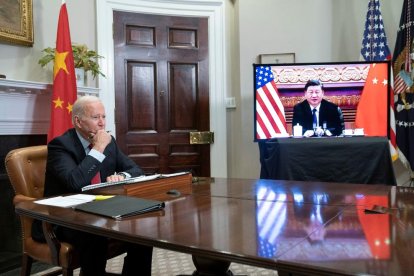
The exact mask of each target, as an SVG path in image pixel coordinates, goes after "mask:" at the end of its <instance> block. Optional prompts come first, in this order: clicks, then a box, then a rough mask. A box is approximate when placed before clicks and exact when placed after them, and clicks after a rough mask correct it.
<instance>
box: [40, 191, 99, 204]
mask: <svg viewBox="0 0 414 276" xmlns="http://www.w3.org/2000/svg"><path fill="white" fill-rule="evenodd" d="M95 198H96V196H95V195H85V194H76V195H70V196H56V197H51V198H45V199H40V200H36V201H35V203H37V204H43V205H50V206H57V207H72V206H76V205H79V204H82V203H86V202H90V201H94V200H95Z"/></svg>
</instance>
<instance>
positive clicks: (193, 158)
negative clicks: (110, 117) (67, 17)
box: [108, 11, 210, 176]
mask: <svg viewBox="0 0 414 276" xmlns="http://www.w3.org/2000/svg"><path fill="white" fill-rule="evenodd" d="M113 29H114V30H113V31H114V49H115V53H114V57H115V60H114V64H115V66H114V68H115V125H116V137H117V141H118V144H119V145H120V147H121V148H122V150H123V151H124V152H125V153H127V154H128V155H129V156H130V157H131V158H132V159H133V160H134V161H135V162H136V163H137V164H138V165H139V166H140V167H141V168H143V170H144V171H145V173H147V174H152V173H172V172H177V171H187V170H188V171H191V172H192V173H193V175H195V176H210V145H192V144H190V142H189V133H190V132H192V131H209V126H210V122H209V118H210V114H209V74H208V67H209V65H208V19H207V18H195V17H173V16H160V15H149V14H137V13H128V12H120V11H114V28H113ZM108 31H110V30H108Z"/></svg>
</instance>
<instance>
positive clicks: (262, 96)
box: [255, 66, 288, 139]
mask: <svg viewBox="0 0 414 276" xmlns="http://www.w3.org/2000/svg"><path fill="white" fill-rule="evenodd" d="M255 75H256V77H255V81H256V138H257V139H269V138H274V137H286V136H288V133H287V130H286V120H285V109H284V108H283V105H282V102H281V101H280V98H279V93H278V91H277V87H276V83H275V82H274V76H273V72H272V69H271V67H270V66H259V67H256V72H255Z"/></svg>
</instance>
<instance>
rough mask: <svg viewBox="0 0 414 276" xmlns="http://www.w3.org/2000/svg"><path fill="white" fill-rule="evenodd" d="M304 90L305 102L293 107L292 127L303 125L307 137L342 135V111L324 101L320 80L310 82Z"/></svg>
mask: <svg viewBox="0 0 414 276" xmlns="http://www.w3.org/2000/svg"><path fill="white" fill-rule="evenodd" d="M304 90H305V100H304V101H303V102H301V103H298V104H296V105H295V106H294V107H293V120H292V127H293V126H296V125H297V124H299V125H301V126H302V131H303V135H304V136H306V137H310V136H323V135H326V136H332V135H335V136H338V135H341V134H342V130H343V129H344V118H343V115H342V111H341V109H340V108H339V107H338V106H337V105H335V104H333V103H331V102H328V101H327V100H324V99H323V95H324V90H323V84H322V83H321V82H320V81H319V80H309V81H308V82H307V83H306V85H305V89H304Z"/></svg>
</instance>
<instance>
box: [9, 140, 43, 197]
mask: <svg viewBox="0 0 414 276" xmlns="http://www.w3.org/2000/svg"><path fill="white" fill-rule="evenodd" d="M46 160H47V146H46V145H42V146H32V147H25V148H19V149H15V150H12V151H10V152H9V153H8V154H7V156H6V159H5V165H6V170H7V174H8V175H9V179H10V183H11V184H12V186H13V189H14V192H15V194H16V195H23V196H26V197H31V198H33V199H36V198H41V197H43V191H44V183H45V172H46Z"/></svg>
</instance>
